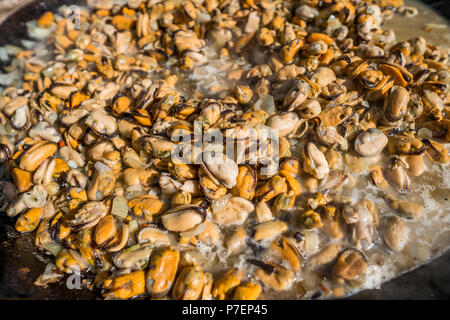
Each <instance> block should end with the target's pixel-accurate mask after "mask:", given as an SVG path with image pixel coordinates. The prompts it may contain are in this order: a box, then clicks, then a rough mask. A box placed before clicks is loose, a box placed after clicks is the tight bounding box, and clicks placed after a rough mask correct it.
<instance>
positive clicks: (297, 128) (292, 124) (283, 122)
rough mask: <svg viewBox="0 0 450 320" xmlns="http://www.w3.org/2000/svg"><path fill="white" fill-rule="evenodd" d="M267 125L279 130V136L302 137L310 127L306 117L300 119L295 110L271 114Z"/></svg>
mask: <svg viewBox="0 0 450 320" xmlns="http://www.w3.org/2000/svg"><path fill="white" fill-rule="evenodd" d="M266 125H268V126H269V127H271V128H272V129H273V130H278V136H279V137H280V138H281V137H286V136H287V137H294V138H300V137H301V136H303V135H304V134H305V133H306V131H307V129H308V122H307V121H306V119H300V117H299V116H298V115H297V114H296V113H295V112H282V113H278V114H274V115H272V116H270V118H269V119H268V120H267V123H266Z"/></svg>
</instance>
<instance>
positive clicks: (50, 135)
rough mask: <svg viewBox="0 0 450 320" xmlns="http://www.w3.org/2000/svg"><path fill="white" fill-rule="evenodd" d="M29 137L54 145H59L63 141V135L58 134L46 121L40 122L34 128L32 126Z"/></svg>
mask: <svg viewBox="0 0 450 320" xmlns="http://www.w3.org/2000/svg"><path fill="white" fill-rule="evenodd" d="M28 135H29V136H30V137H31V138H34V139H36V138H38V139H42V140H47V141H51V142H54V143H58V142H60V141H61V134H60V133H59V132H58V130H56V129H55V127H53V126H52V125H50V124H49V123H48V122H46V121H41V122H38V123H36V124H35V125H34V126H32V127H31V129H30V130H29V131H28Z"/></svg>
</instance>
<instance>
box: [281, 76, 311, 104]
mask: <svg viewBox="0 0 450 320" xmlns="http://www.w3.org/2000/svg"><path fill="white" fill-rule="evenodd" d="M310 90H311V86H310V84H309V83H308V82H307V81H305V80H303V79H300V80H295V81H294V84H293V85H292V88H291V89H290V90H289V91H288V93H287V94H286V97H285V98H284V102H283V108H284V110H285V111H292V110H294V109H296V108H297V107H299V106H300V105H301V104H302V103H303V102H305V100H306V99H307V98H308V95H309V92H310Z"/></svg>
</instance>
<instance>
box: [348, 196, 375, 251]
mask: <svg viewBox="0 0 450 320" xmlns="http://www.w3.org/2000/svg"><path fill="white" fill-rule="evenodd" d="M342 217H343V219H344V221H345V222H346V223H347V224H348V225H350V226H351V234H352V239H353V241H354V242H355V244H356V246H357V247H358V248H360V247H362V246H363V247H364V248H368V247H370V246H371V245H372V242H373V239H374V236H375V232H376V227H377V225H378V215H377V213H376V212H375V208H374V207H373V204H372V202H368V201H367V200H366V201H364V200H361V201H359V202H358V203H356V204H355V205H349V204H347V205H344V207H343V209H342Z"/></svg>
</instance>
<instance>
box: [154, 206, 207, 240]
mask: <svg viewBox="0 0 450 320" xmlns="http://www.w3.org/2000/svg"><path fill="white" fill-rule="evenodd" d="M205 219H206V211H205V209H203V208H202V207H200V206H197V205H191V204H187V205H181V206H177V207H175V208H172V209H170V210H168V211H166V212H165V213H164V214H163V215H162V217H161V220H162V223H163V225H164V228H166V230H169V231H172V232H179V233H180V236H182V237H194V236H196V235H198V234H200V233H202V232H203V230H204V229H205V223H204V222H205Z"/></svg>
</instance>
